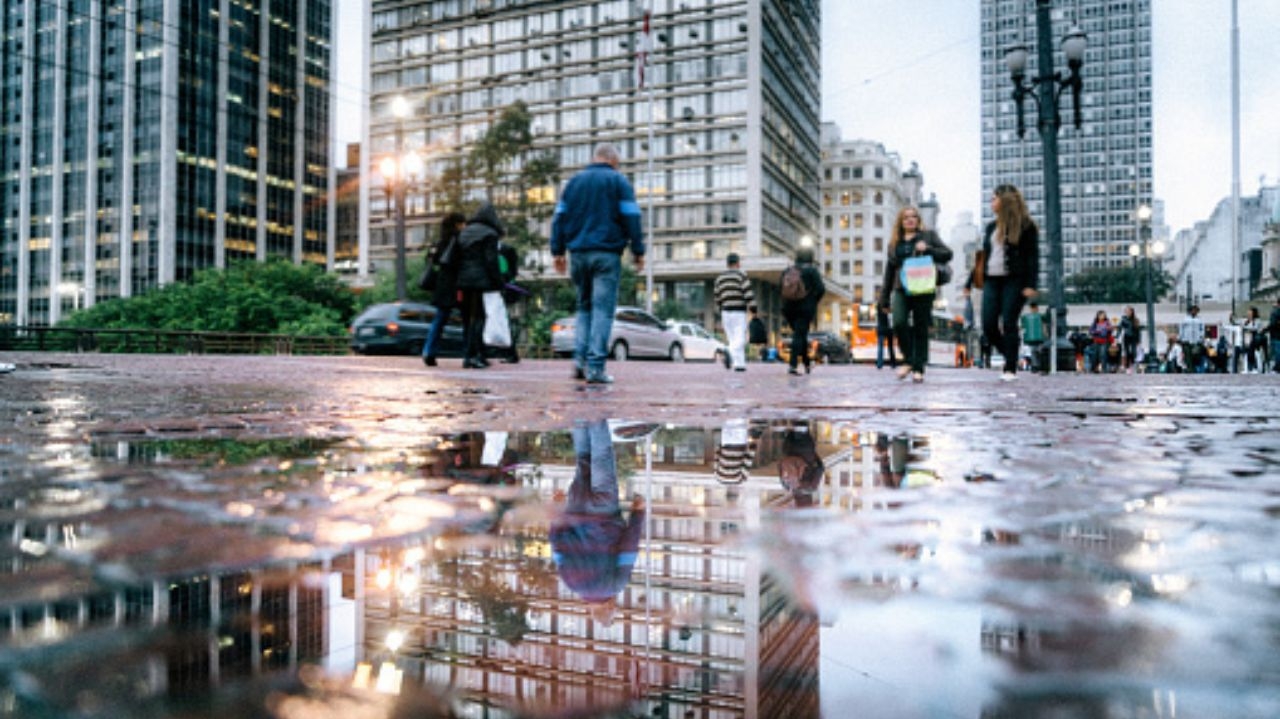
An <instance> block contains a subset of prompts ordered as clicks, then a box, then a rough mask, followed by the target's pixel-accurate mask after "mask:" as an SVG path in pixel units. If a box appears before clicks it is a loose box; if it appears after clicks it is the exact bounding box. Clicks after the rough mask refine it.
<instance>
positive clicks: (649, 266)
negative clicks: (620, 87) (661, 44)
mask: <svg viewBox="0 0 1280 719" xmlns="http://www.w3.org/2000/svg"><path fill="white" fill-rule="evenodd" d="M652 23H653V0H649V2H648V3H647V5H646V7H645V11H644V30H643V33H642V37H641V40H640V43H641V45H640V47H641V51H640V57H639V58H638V59H639V75H640V83H641V86H642V87H644V88H645V90H647V91H648V95H649V179H648V181H647V182H646V185H647V189H646V191H645V196H646V200H647V202H648V204H649V221H648V227H647V228H646V230H645V234H646V235H647V237H646V238H645V239H646V240H648V244H649V251H648V252H646V253H645V254H646V255H648V256H647V257H646V258H645V263H644V308H645V309H646V310H647V311H649V312H653V265H654V262H655V261H656V259H657V257H656V255H657V254H658V253H657V251H656V247H655V243H654V237H653V226H654V208H653V188H654V176H653V154H654V152H655V151H656V150H657V148H656V147H655V146H654V142H653V83H651V82H648V79H649V78H648V77H647V75H648V73H647V72H646V67H647V66H648V64H649V52H650V50H651V49H652V47H653V27H652Z"/></svg>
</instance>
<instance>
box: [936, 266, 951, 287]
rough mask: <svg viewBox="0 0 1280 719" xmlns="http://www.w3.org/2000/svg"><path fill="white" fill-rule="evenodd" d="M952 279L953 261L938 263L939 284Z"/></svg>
mask: <svg viewBox="0 0 1280 719" xmlns="http://www.w3.org/2000/svg"><path fill="white" fill-rule="evenodd" d="M950 281H951V263H950V262H943V263H942V264H940V265H938V286H939V287H941V286H943V285H945V284H947V283H948V282H950Z"/></svg>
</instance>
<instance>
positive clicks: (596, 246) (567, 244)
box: [551, 142, 645, 384]
mask: <svg viewBox="0 0 1280 719" xmlns="http://www.w3.org/2000/svg"><path fill="white" fill-rule="evenodd" d="M592 160H593V161H592V163H591V164H590V165H587V167H586V168H584V169H583V170H582V172H579V173H578V174H577V175H575V176H574V178H573V179H572V180H570V181H569V183H568V184H567V185H566V186H565V188H564V192H563V194H562V195H561V196H560V202H558V203H557V204H556V211H555V216H554V217H553V218H552V220H551V256H552V257H553V258H554V262H555V269H556V272H560V273H564V272H565V271H566V269H568V268H569V263H568V261H567V260H566V258H565V252H566V251H569V252H571V253H572V254H573V267H572V269H569V274H570V277H571V278H572V279H573V284H574V287H575V288H577V291H578V316H577V322H576V325H575V335H576V337H575V342H574V349H573V364H574V369H573V376H574V377H575V378H576V379H584V380H586V381H587V382H588V383H590V384H609V383H612V382H613V377H610V376H609V375H607V374H605V371H604V369H605V359H606V358H607V356H608V353H609V333H610V331H611V330H612V329H613V313H614V310H615V309H616V308H617V305H618V283H619V281H620V279H621V277H622V253H623V251H624V250H626V249H627V247H628V246H630V248H631V255H632V257H633V258H634V261H635V265H636V269H637V270H643V269H644V251H645V246H644V233H643V231H642V230H641V228H640V205H639V204H637V203H636V194H635V190H633V189H632V188H631V183H630V182H628V181H627V178H626V177H624V176H623V175H622V173H620V172H618V166H619V164H621V161H622V160H621V157H620V156H619V155H618V149H617V148H616V147H614V146H613V145H612V144H609V143H607V142H605V143H601V144H599V145H597V146H596V149H595V153H594V154H593V156H592Z"/></svg>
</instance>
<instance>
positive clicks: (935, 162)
mask: <svg viewBox="0 0 1280 719" xmlns="http://www.w3.org/2000/svg"><path fill="white" fill-rule="evenodd" d="M1237 1H1238V3H1239V16H1240V77H1241V93H1240V94H1241V102H1240V108H1241V123H1240V125H1241V152H1240V158H1241V170H1240V190H1241V195H1242V196H1245V197H1248V196H1251V195H1256V194H1257V191H1258V187H1259V178H1260V176H1262V175H1264V174H1265V175H1266V176H1267V178H1268V180H1267V182H1268V184H1276V183H1277V182H1280V42H1277V41H1276V40H1275V38H1276V36H1277V34H1280V0H1237ZM1027 4H1028V8H1030V7H1031V6H1032V0H1027ZM979 5H980V4H979V0H823V3H822V13H823V19H822V33H823V42H822V47H823V50H822V77H823V80H822V93H823V98H822V119H823V120H824V121H831V122H835V123H836V124H838V125H839V126H840V129H841V131H842V134H843V136H844V138H845V139H868V140H875V141H877V142H881V143H883V144H884V145H885V147H886V149H888V150H890V151H893V152H897V153H898V154H899V155H900V156H901V157H902V160H903V162H904V163H905V164H906V165H910V163H911V162H917V163H919V165H920V170H921V172H922V173H923V174H924V181H925V184H924V192H925V194H926V196H927V195H928V194H929V193H936V194H937V198H938V202H939V203H940V204H941V207H942V216H941V219H940V221H939V224H940V227H941V229H942V230H943V235H944V237H945V236H946V231H947V230H949V229H950V228H951V227H952V226H953V225H954V224H955V222H956V218H957V214H958V213H959V212H961V211H968V212H972V213H974V215H975V216H980V211H981V206H982V204H983V203H985V201H986V196H987V193H988V192H989V188H983V187H981V186H980V185H981V164H980V162H981V156H980V153H981V142H982V138H981V135H980V133H979V128H980V122H981V113H980V107H979V99H980V97H979V65H978V63H979V50H980V37H979V24H978V23H979V20H978V11H979ZM1059 5H1061V6H1063V7H1068V8H1069V7H1070V6H1071V5H1072V3H1071V2H1070V0H1063V1H1062V2H1060V3H1059ZM363 6H364V3H363V2H354V1H352V0H343V2H342V3H341V6H340V9H339V23H338V27H337V37H336V45H337V67H338V73H337V83H338V87H337V94H338V121H337V127H336V133H337V142H338V146H339V147H342V146H345V144H346V143H347V142H357V141H359V139H360V121H361V120H360V103H361V98H362V96H363V90H362V87H363V82H364V78H363V74H364V73H363V70H362V67H363V56H362V53H363V32H364V18H363V17H362V15H361V13H362V11H363ZM1152 12H1153V17H1154V23H1155V27H1154V29H1153V33H1152V36H1153V47H1152V54H1153V58H1152V65H1153V82H1154V88H1153V101H1154V108H1153V113H1152V114H1153V116H1154V146H1155V147H1154V151H1155V157H1154V161H1155V169H1154V174H1155V195H1156V199H1158V200H1163V201H1164V202H1165V222H1166V224H1167V225H1168V226H1170V227H1171V228H1172V230H1173V231H1175V232H1176V231H1177V230H1180V229H1183V228H1186V227H1190V226H1191V225H1192V224H1194V223H1195V222H1196V221H1198V220H1203V219H1207V218H1208V217H1209V215H1210V214H1211V213H1212V211H1213V208H1214V206H1216V205H1217V203H1218V202H1219V201H1220V200H1222V199H1224V198H1227V197H1230V196H1231V182H1232V171H1231V51H1230V47H1231V0H1152ZM1055 30H1056V31H1057V32H1058V33H1059V34H1061V31H1062V30H1061V29H1058V28H1055ZM1084 72H1085V74H1086V75H1087V74H1088V72H1089V67H1088V66H1087V65H1086V66H1085V68H1084ZM1032 111H1033V110H1031V109H1029V110H1028V112H1032ZM1030 121H1031V123H1032V128H1033V129H1031V130H1029V131H1030V132H1034V131H1035V130H1034V119H1032V120H1030ZM1070 131H1071V130H1068V129H1065V128H1064V130H1063V132H1064V133H1065V132H1070ZM343 157H345V155H339V158H340V159H339V160H338V161H339V163H341V162H343V161H344V160H343V159H341V158H343Z"/></svg>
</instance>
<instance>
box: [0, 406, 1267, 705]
mask: <svg viewBox="0 0 1280 719" xmlns="http://www.w3.org/2000/svg"><path fill="white" fill-rule="evenodd" d="M881 430H883V431H881ZM1153 431H1154V430H1153ZM1160 431H1167V428H1165V429H1162V430H1160ZM1201 431H1202V432H1204V433H1207V434H1212V432H1213V431H1214V430H1213V429H1212V428H1203V429H1202V430H1201ZM59 432H61V430H60V429H59ZM393 433H394V435H395V437H396V438H397V440H396V441H386V440H385V439H384V441H383V442H382V443H381V444H377V443H375V444H363V443H361V442H360V441H357V440H356V439H354V438H353V437H351V436H343V435H342V434H341V433H337V432H334V433H331V434H330V436H325V437H310V436H309V437H302V438H294V437H287V436H285V437H279V436H270V435H269V433H268V434H264V435H262V436H258V435H254V436H243V435H237V434H234V433H229V432H209V431H207V428H206V429H203V430H198V431H191V432H188V433H186V434H185V435H184V434H183V433H173V436H168V437H167V438H164V439H161V438H156V437H150V436H138V435H137V434H131V433H116V434H112V433H110V432H104V433H101V434H100V435H98V436H95V437H91V438H90V440H89V441H87V442H84V443H79V444H77V443H74V442H71V443H68V442H67V439H66V437H64V436H59V446H58V449H57V453H56V457H57V460H56V461H51V460H50V459H49V457H50V455H49V454H48V452H49V450H47V449H44V448H32V449H31V450H30V452H29V453H28V455H27V461H28V462H29V463H31V464H32V466H34V467H36V469H33V470H32V471H31V472H29V473H27V474H17V473H15V474H12V475H6V477H8V479H6V480H5V481H4V482H3V483H0V524H3V525H4V529H5V531H6V535H7V536H11V537H12V538H13V541H12V542H9V543H6V544H5V545H3V547H0V561H3V562H4V564H3V566H4V567H5V568H6V569H8V572H7V573H8V574H9V575H10V576H11V577H12V578H13V579H14V580H15V581H6V582H5V583H4V584H3V587H0V635H2V636H3V639H0V716H6V715H24V716H25V715H28V714H31V715H48V716H57V715H63V714H68V713H76V714H78V715H82V716H119V715H121V712H124V711H126V710H127V712H128V713H130V714H131V715H135V716H141V715H147V716H176V715H179V714H181V713H182V712H183V711H184V710H186V709H190V708H192V707H197V708H200V709H199V710H204V711H210V712H214V713H222V714H226V715H243V716H257V715H261V716H299V715H306V716H328V715H333V716H345V715H346V714H344V712H345V711H347V709H349V708H350V707H351V706H360V707H362V708H363V710H364V711H367V712H372V713H369V714H367V715H368V716H391V715H392V714H393V712H395V711H401V710H405V709H406V708H409V709H411V710H413V711H416V712H417V713H418V714H420V715H422V716H444V715H448V713H449V712H450V711H453V712H455V713H457V714H461V715H466V716H483V715H488V716H521V715H531V716H532V715H547V714H553V715H554V714H565V715H567V713H569V712H572V711H577V710H580V711H588V712H590V713H592V714H595V715H606V714H608V712H614V713H615V714H616V715H617V716H641V715H643V716H671V717H684V716H693V717H704V716H706V717H710V716H761V717H772V716H800V717H803V716H818V715H820V714H822V715H826V716H849V715H850V713H849V711H850V708H851V707H857V708H858V709H859V712H858V713H859V714H861V715H866V716H894V717H899V716H900V717H916V716H960V717H1004V716H1010V717H1013V716H1050V715H1054V716H1057V715H1058V714H1053V712H1054V711H1065V712H1066V714H1065V715H1067V716H1118V717H1119V716H1152V717H1175V716H1200V715H1206V714H1214V713H1220V710H1221V708H1223V707H1230V709H1231V714H1232V715H1233V716H1272V715H1275V714H1276V713H1277V712H1278V711H1280V696H1277V690H1276V689H1275V687H1276V684H1277V683H1276V679H1277V677H1276V674H1275V671H1276V670H1275V669H1274V662H1273V661H1272V660H1273V658H1274V656H1275V652H1276V648H1277V647H1276V639H1275V637H1274V632H1268V631H1266V630H1265V628H1266V627H1268V626H1271V627H1274V626H1275V623H1276V620H1277V611H1276V610H1275V609H1274V608H1273V607H1274V605H1275V602H1274V588H1275V586H1276V581H1275V578H1274V577H1275V575H1276V574H1277V572H1275V562H1274V558H1273V556H1272V554H1271V553H1269V552H1268V551H1267V547H1268V546H1270V547H1272V548H1273V547H1274V542H1273V540H1272V542H1271V543H1270V544H1266V543H1264V540H1265V538H1266V537H1268V536H1269V533H1270V532H1272V531H1273V530H1272V527H1271V525H1270V524H1268V523H1267V521H1266V519H1265V517H1266V515H1264V514H1261V511H1259V513H1258V514H1256V515H1251V514H1250V513H1249V512H1250V511H1251V510H1257V509H1258V505H1257V504H1256V503H1255V504H1254V505H1252V506H1250V505H1247V504H1245V502H1248V501H1255V500H1256V499H1257V498H1259V497H1263V496H1266V495H1267V493H1268V492H1270V493H1274V492H1275V491H1276V490H1277V489H1278V487H1277V486H1276V484H1275V480H1274V479H1270V480H1267V479H1266V475H1265V474H1259V473H1251V472H1248V471H1247V470H1248V469H1249V467H1248V466H1243V467H1242V466H1237V467H1236V469H1237V470H1246V471H1245V472H1244V474H1243V475H1241V474H1239V473H1237V474H1236V476H1237V477H1241V476H1243V477H1246V478H1247V482H1246V483H1240V484H1233V482H1236V483H1239V482H1242V480H1239V479H1237V480H1231V479H1229V478H1226V479H1220V478H1217V477H1215V478H1213V479H1212V481H1211V483H1212V486H1207V484H1209V482H1199V481H1187V480H1185V479H1179V478H1180V477H1185V476H1186V475H1187V474H1188V470H1187V467H1188V466H1190V465H1189V460H1186V459H1184V458H1182V457H1180V456H1178V452H1179V451H1182V450H1177V449H1167V450H1166V451H1164V453H1163V454H1160V453H1155V454H1149V455H1144V456H1146V457H1147V460H1150V459H1151V458H1152V457H1155V458H1156V459H1159V458H1161V457H1162V458H1163V464H1160V463H1159V462H1158V461H1157V462H1156V463H1155V466H1150V463H1148V465H1147V466H1143V467H1141V468H1140V471H1135V472H1134V473H1132V476H1128V475H1126V473H1124V472H1119V471H1110V468H1109V467H1108V466H1107V465H1106V463H1104V464H1103V465H1102V466H1099V464H1098V463H1097V462H1096V461H1095V459H1096V458H1095V457H1088V456H1077V457H1076V459H1075V461H1076V462H1077V464H1076V465H1075V466H1063V462H1064V461H1065V460H1064V459H1063V458H1064V457H1071V456H1072V455H1071V451H1070V449H1069V448H1065V447H1057V446H1053V445H1052V443H1042V444H1041V445H1039V446H1040V448H1041V449H1042V450H1043V451H1044V453H1045V455H1046V456H1050V457H1052V458H1053V460H1054V462H1056V464H1054V465H1053V466H1043V465H1042V466H1038V465H1037V463H1036V461H1035V458H1034V457H1033V456H1032V455H1031V453H1030V451H1028V450H1027V449H1026V448H1025V447H1022V448H1015V450H1013V451H1011V452H1008V453H1006V454H1004V455H1003V456H1002V455H1001V454H999V453H998V452H993V451H990V450H989V448H986V447H978V446H975V445H974V443H973V441H972V439H973V438H972V436H971V435H968V434H965V433H964V432H963V430H962V429H960V428H957V431H956V432H937V431H935V432H929V433H922V432H911V431H905V430H904V429H903V428H901V427H884V428H877V427H860V426H855V425H852V424H849V423H841V422H827V421H770V422H763V421H743V420H739V421H727V422H725V423H724V424H723V425H722V426H720V427H712V428H707V427H681V426H660V425H657V424H646V423H642V422H635V421H610V422H595V423H581V424H577V425H575V426H573V427H572V428H567V429H565V430H561V431H552V432H525V433H521V432H504V431H493V432H468V433H461V434H449V435H439V436H426V437H415V438H414V439H412V441H409V440H407V439H405V438H406V437H409V436H410V435H411V434H412V433H411V432H409V431H407V429H406V428H404V427H397V428H395V429H394V430H393ZM1204 446H1205V445H1204V444H1202V443H1193V444H1192V445H1191V449H1189V450H1187V451H1189V452H1191V453H1200V452H1202V451H1203V448H1204ZM1111 452H1112V449H1111V448H1106V450H1105V452H1104V456H1107V457H1112V458H1113V457H1114V455H1113V454H1111ZM16 455H17V453H15V452H11V453H10V456H16ZM68 458H74V459H75V461H68ZM1041 459H1042V460H1043V457H1042V458H1041ZM1247 464H1248V462H1247V461H1245V462H1241V461H1239V460H1237V461H1236V465H1247ZM1064 472H1067V473H1073V474H1078V475H1080V476H1081V477H1082V479H1080V480H1079V481H1078V482H1074V483H1073V482H1070V481H1063V480H1062V479H1061V477H1062V475H1063V473H1064ZM397 707H398V709H397ZM486 711H487V712H488V713H487V714H486Z"/></svg>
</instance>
